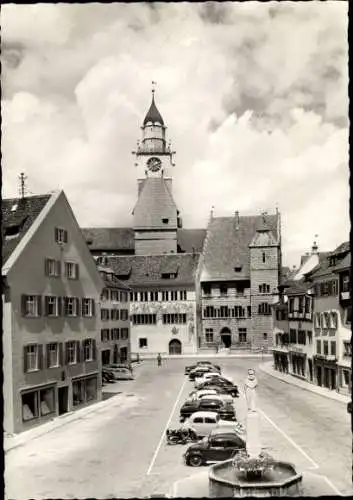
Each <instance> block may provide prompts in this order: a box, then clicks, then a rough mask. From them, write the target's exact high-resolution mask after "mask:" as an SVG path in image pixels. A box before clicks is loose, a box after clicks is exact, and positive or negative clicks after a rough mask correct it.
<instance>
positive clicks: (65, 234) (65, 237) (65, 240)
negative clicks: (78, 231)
mask: <svg viewBox="0 0 353 500" xmlns="http://www.w3.org/2000/svg"><path fill="white" fill-rule="evenodd" d="M67 240H68V233H67V231H64V243H67Z"/></svg>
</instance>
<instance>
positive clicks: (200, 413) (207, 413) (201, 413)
mask: <svg viewBox="0 0 353 500" xmlns="http://www.w3.org/2000/svg"><path fill="white" fill-rule="evenodd" d="M192 417H193V418H195V417H203V418H206V417H213V418H214V417H217V413H214V412H213V411H195V413H193V414H192Z"/></svg>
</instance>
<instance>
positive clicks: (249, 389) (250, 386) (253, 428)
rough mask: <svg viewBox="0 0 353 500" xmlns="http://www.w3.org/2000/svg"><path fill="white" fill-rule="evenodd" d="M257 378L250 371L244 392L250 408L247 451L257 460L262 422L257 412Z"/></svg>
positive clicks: (247, 427)
mask: <svg viewBox="0 0 353 500" xmlns="http://www.w3.org/2000/svg"><path fill="white" fill-rule="evenodd" d="M256 387H257V378H256V376H255V371H254V370H248V377H247V379H246V380H245V383H244V392H245V397H246V402H247V406H248V413H247V416H246V451H247V453H248V455H249V457H250V458H256V457H258V456H259V455H260V453H261V441H260V421H259V414H258V413H257V411H256Z"/></svg>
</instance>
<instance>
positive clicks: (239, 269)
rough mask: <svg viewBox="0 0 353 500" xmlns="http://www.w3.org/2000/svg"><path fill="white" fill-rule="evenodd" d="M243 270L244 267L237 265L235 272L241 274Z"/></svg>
mask: <svg viewBox="0 0 353 500" xmlns="http://www.w3.org/2000/svg"><path fill="white" fill-rule="evenodd" d="M241 270H242V266H241V265H240V264H237V265H236V266H235V267H234V271H235V272H236V273H240V271H241Z"/></svg>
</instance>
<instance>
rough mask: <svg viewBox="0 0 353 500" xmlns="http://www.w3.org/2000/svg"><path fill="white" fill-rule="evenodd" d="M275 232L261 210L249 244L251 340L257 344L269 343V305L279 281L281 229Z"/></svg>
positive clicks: (256, 345)
mask: <svg viewBox="0 0 353 500" xmlns="http://www.w3.org/2000/svg"><path fill="white" fill-rule="evenodd" d="M278 217H279V214H276V218H277V219H278ZM277 226H278V225H277ZM277 233H278V234H277V235H276V236H275V235H274V234H273V231H272V230H271V229H270V227H269V225H268V222H267V220H266V214H265V213H264V214H263V215H262V219H260V221H259V222H258V224H257V227H256V229H255V234H254V236H253V239H252V241H251V243H250V245H249V250H250V283H251V285H250V301H251V329H252V333H251V337H252V338H251V342H252V345H253V346H254V347H257V348H262V347H264V348H268V347H269V346H272V337H273V318H272V310H271V306H272V301H273V296H274V295H275V294H276V293H277V288H278V285H279V274H280V273H279V266H280V265H281V245H280V229H278V227H277Z"/></svg>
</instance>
